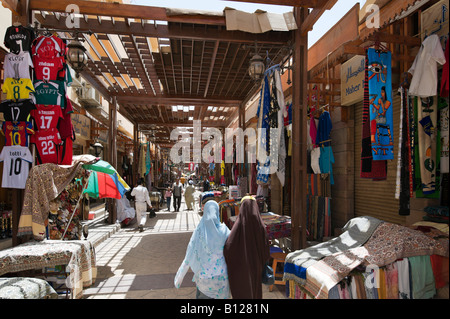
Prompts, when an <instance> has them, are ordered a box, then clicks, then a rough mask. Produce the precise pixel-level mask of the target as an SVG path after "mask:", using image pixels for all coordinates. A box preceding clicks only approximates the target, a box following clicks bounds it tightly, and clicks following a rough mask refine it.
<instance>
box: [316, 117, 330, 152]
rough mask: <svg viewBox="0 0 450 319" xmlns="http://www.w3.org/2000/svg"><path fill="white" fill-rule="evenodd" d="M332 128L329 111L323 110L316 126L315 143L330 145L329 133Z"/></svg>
mask: <svg viewBox="0 0 450 319" xmlns="http://www.w3.org/2000/svg"><path fill="white" fill-rule="evenodd" d="M332 128H333V124H332V122H331V117H330V112H328V111H324V112H322V114H320V117H319V125H318V127H317V136H316V144H317V145H319V146H330V145H331V142H330V133H331V129H332Z"/></svg>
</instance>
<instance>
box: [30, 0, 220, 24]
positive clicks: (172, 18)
mask: <svg viewBox="0 0 450 319" xmlns="http://www.w3.org/2000/svg"><path fill="white" fill-rule="evenodd" d="M74 4H75V5H77V6H78V9H79V12H78V13H79V14H85V15H94V16H108V17H117V18H129V19H143V20H157V21H168V22H180V23H197V24H210V25H221V26H225V17H224V16H218V15H167V13H166V8H160V7H151V6H143V5H134V4H123V3H118V2H99V1H87V0H58V1H55V0H30V9H31V10H37V11H50V12H66V8H67V6H68V5H74ZM115 22H116V23H117V22H118V21H115Z"/></svg>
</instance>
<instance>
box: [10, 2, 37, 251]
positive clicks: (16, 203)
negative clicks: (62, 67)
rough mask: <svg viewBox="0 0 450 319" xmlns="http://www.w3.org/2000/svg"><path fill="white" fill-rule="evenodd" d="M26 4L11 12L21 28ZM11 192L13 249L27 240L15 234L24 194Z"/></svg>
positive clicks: (27, 14)
mask: <svg viewBox="0 0 450 319" xmlns="http://www.w3.org/2000/svg"><path fill="white" fill-rule="evenodd" d="M28 4H29V1H28V0H24V1H20V4H19V5H18V6H17V9H19V10H20V12H19V11H17V12H16V11H14V10H12V14H13V22H15V21H17V22H20V24H22V25H23V26H27V25H28V24H30V23H31V18H30V16H31V15H30V12H29V10H28ZM17 14H18V15H17ZM33 160H34V159H33ZM27 165H28V164H27ZM11 192H12V194H11V195H12V196H11V197H12V203H11V206H12V207H11V208H12V245H13V247H14V246H17V245H20V244H22V243H24V242H25V241H27V239H28V238H26V239H25V238H18V237H17V232H18V230H19V220H20V215H21V212H22V205H23V200H24V193H25V192H24V190H22V189H16V188H13V189H12V190H11Z"/></svg>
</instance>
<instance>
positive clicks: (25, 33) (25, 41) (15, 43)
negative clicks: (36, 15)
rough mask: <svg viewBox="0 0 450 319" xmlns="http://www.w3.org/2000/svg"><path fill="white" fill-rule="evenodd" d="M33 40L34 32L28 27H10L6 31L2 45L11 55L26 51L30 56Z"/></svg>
mask: <svg viewBox="0 0 450 319" xmlns="http://www.w3.org/2000/svg"><path fill="white" fill-rule="evenodd" d="M34 39H35V34H34V30H33V29H32V28H29V27H24V26H22V25H19V26H14V25H12V26H10V27H8V29H6V33H5V39H4V44H5V46H6V47H7V48H8V49H9V50H10V51H11V52H13V53H15V54H18V53H19V52H21V51H28V52H30V54H31V44H32V43H33V41H34Z"/></svg>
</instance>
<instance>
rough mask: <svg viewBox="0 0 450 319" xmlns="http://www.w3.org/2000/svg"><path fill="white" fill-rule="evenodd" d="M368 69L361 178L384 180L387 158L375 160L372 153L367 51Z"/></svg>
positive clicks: (367, 72) (365, 84) (365, 88)
mask: <svg viewBox="0 0 450 319" xmlns="http://www.w3.org/2000/svg"><path fill="white" fill-rule="evenodd" d="M365 60H366V70H365V80H364V105H363V127H362V146H361V171H360V176H361V178H372V179H373V180H384V179H386V177H387V162H386V160H382V161H374V160H373V155H372V143H371V136H370V121H369V117H370V116H369V110H370V107H369V105H370V98H369V58H368V56H367V51H366V59H365Z"/></svg>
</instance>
